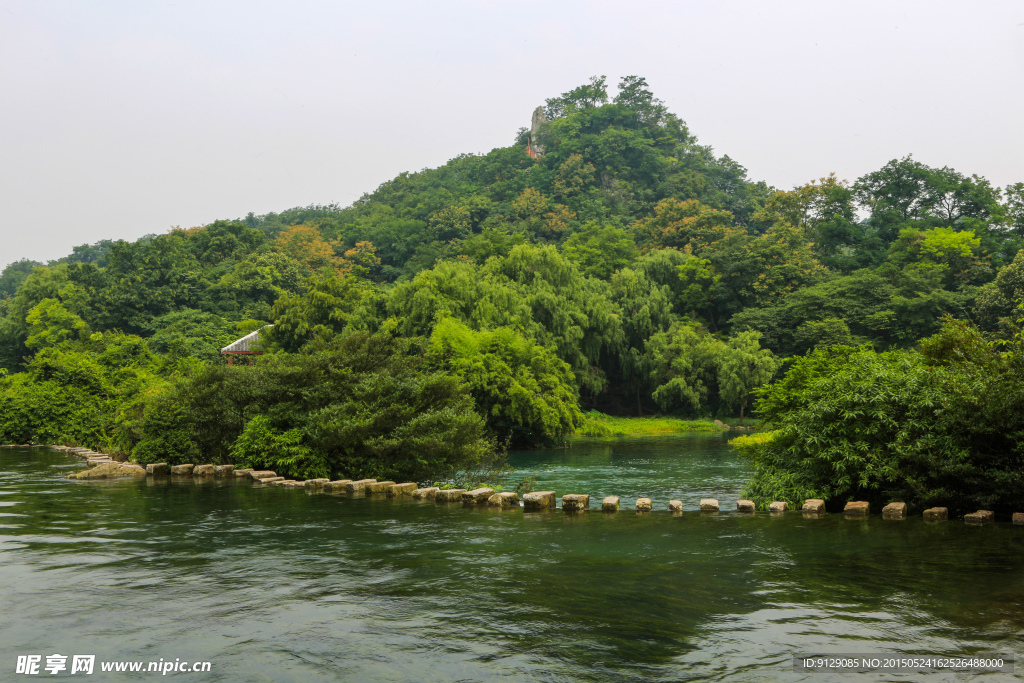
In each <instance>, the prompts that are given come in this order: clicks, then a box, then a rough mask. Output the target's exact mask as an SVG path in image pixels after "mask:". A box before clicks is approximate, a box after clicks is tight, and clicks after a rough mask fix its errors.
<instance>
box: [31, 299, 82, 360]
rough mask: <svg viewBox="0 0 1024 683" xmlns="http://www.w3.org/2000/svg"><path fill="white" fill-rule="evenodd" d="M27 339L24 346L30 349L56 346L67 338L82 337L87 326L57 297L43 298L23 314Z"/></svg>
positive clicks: (35, 349) (36, 349)
mask: <svg viewBox="0 0 1024 683" xmlns="http://www.w3.org/2000/svg"><path fill="white" fill-rule="evenodd" d="M25 322H26V323H27V324H28V339H26V340H25V346H27V347H28V348H29V349H31V350H32V351H38V350H39V349H43V348H46V347H48V346H57V345H58V344H60V343H62V342H65V341H68V340H69V339H82V338H85V337H86V336H87V335H88V334H89V327H88V325H86V324H85V321H84V320H82V319H81V318H80V317H78V316H77V315H75V314H74V313H72V312H71V311H69V310H68V309H66V308H64V306H63V305H61V303H60V301H58V300H57V299H43V300H42V301H40V302H39V303H38V304H36V305H35V306H33V307H32V309H31V310H30V311H29V312H28V315H27V316H25Z"/></svg>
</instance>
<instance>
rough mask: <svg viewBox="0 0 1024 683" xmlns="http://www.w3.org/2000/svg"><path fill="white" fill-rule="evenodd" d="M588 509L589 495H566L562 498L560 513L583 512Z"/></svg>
mask: <svg viewBox="0 0 1024 683" xmlns="http://www.w3.org/2000/svg"><path fill="white" fill-rule="evenodd" d="M589 509H590V494H587V493H567V494H565V495H564V496H562V512H585V511H587V510H589Z"/></svg>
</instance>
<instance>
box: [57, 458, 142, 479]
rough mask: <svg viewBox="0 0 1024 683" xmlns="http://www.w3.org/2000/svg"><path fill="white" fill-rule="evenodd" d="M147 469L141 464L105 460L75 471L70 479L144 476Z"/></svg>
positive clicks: (69, 476)
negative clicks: (88, 467) (91, 466)
mask: <svg viewBox="0 0 1024 683" xmlns="http://www.w3.org/2000/svg"><path fill="white" fill-rule="evenodd" d="M144 476H146V470H145V468H143V467H140V466H139V465H126V464H123V463H119V462H104V463H100V464H99V465H97V466H96V467H93V468H90V469H87V470H82V471H80V472H74V473H72V474H69V475H68V476H67V478H68V479H117V478H119V477H144Z"/></svg>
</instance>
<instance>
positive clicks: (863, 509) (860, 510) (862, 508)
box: [843, 500, 871, 517]
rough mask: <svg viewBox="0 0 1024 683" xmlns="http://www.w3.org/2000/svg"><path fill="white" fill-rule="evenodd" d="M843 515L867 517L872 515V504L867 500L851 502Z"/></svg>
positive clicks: (844, 509)
mask: <svg viewBox="0 0 1024 683" xmlns="http://www.w3.org/2000/svg"><path fill="white" fill-rule="evenodd" d="M843 514H844V515H846V516H847V517H867V516H868V515H870V514H871V504H870V503H868V502H867V501H866V500H851V501H850V502H849V503H847V504H846V507H844V508H843Z"/></svg>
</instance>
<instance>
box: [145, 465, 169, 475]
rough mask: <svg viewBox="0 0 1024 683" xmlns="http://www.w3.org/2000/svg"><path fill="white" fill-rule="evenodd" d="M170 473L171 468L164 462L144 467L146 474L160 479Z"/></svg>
mask: <svg viewBox="0 0 1024 683" xmlns="http://www.w3.org/2000/svg"><path fill="white" fill-rule="evenodd" d="M170 473H171V466H170V465H168V464H167V463H165V462H151V463H149V464H148V465H146V474H152V475H153V476H154V477H161V476H164V475H167V474H170Z"/></svg>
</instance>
